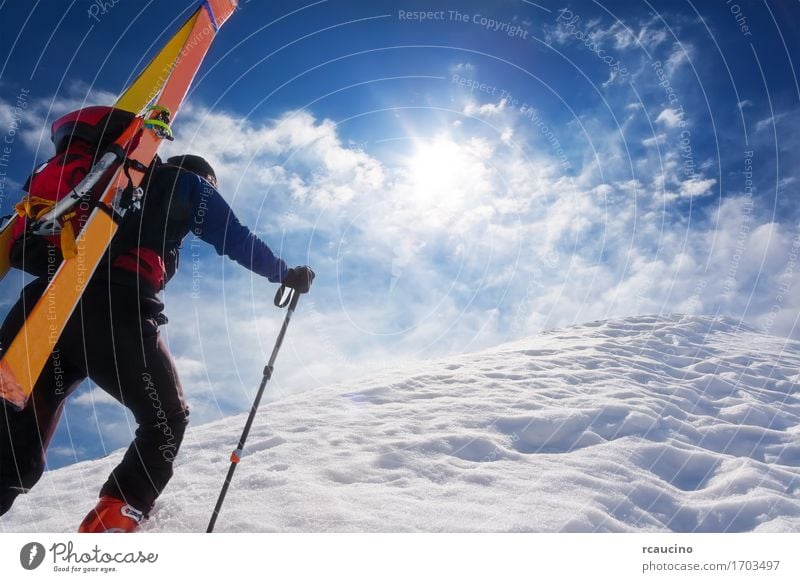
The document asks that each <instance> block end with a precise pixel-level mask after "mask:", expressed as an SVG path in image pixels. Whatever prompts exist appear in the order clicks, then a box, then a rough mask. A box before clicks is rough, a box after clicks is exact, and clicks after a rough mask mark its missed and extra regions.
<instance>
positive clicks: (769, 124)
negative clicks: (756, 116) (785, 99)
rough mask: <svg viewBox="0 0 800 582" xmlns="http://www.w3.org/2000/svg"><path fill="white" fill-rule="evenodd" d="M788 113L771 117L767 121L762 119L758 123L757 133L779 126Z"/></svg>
mask: <svg viewBox="0 0 800 582" xmlns="http://www.w3.org/2000/svg"><path fill="white" fill-rule="evenodd" d="M786 115H787V114H786V113H778V114H776V115H771V116H769V117H767V118H765V119H762V120H760V121H758V122H757V123H756V131H763V130H765V129H772V128H773V126H777V125H778V122H779V121H780V120H781V119H783V118H784V117H786Z"/></svg>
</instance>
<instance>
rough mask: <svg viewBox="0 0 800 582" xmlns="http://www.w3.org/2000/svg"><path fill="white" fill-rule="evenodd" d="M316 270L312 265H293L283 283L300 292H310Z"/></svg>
mask: <svg viewBox="0 0 800 582" xmlns="http://www.w3.org/2000/svg"><path fill="white" fill-rule="evenodd" d="M314 276H315V275H314V271H312V270H311V267H306V266H303V267H293V268H291V269H289V272H288V273H286V277H284V279H283V284H284V285H286V286H287V287H291V288H292V289H294V290H295V291H297V292H298V293H308V291H309V289H311V282H312V281H313V280H314Z"/></svg>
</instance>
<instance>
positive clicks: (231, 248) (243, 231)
mask: <svg viewBox="0 0 800 582" xmlns="http://www.w3.org/2000/svg"><path fill="white" fill-rule="evenodd" d="M182 179H183V180H191V181H193V184H187V186H189V187H188V188H187V190H188V191H190V192H191V193H192V194H191V202H192V207H193V208H194V213H193V214H194V216H193V217H192V232H194V234H195V235H197V237H198V238H200V240H202V241H204V242H207V243H208V244H210V245H211V246H213V247H214V249H215V250H216V251H217V254H219V255H227V256H228V257H230V258H231V259H233V260H234V261H236V262H237V263H239V264H240V265H242V266H244V267H247V268H248V269H250V270H251V271H253V272H254V273H256V274H258V275H261V276H262V277H266V278H267V279H269V280H270V281H272V282H273V283H280V282H281V281H283V280H284V279H285V278H286V272H287V271H288V270H289V269H288V267H287V266H286V263H285V262H284V261H283V260H281V259H280V258H279V257H277V256H275V253H273V252H272V249H270V248H269V246H267V244H266V243H265V242H264V241H262V240H261V239H260V238H258V237H257V236H256V235H255V234H253V233H252V232H251V231H250V229H249V228H247V227H246V226H245V225H243V224H242V223H241V222H239V219H238V218H236V215H235V214H234V213H233V210H232V209H231V207H230V206H228V203H227V202H225V199H224V198H223V197H222V196H221V195H220V193H219V192H217V190H216V188H214V187H213V186H212V185H211V184H209V183H208V182H206V181H205V180H203V179H202V178H199V177H197V176H195V175H193V174H189V173H188V172H184V173H183V177H182Z"/></svg>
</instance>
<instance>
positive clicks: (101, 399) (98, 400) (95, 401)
mask: <svg viewBox="0 0 800 582" xmlns="http://www.w3.org/2000/svg"><path fill="white" fill-rule="evenodd" d="M71 402H72V404H73V405H75V406H87V407H90V408H94V407H95V406H99V405H101V404H117V401H116V400H114V398H113V397H111V396H109V394H108V393H107V392H106V391H105V390H101V389H100V388H97V387H95V388H91V389H90V390H85V391H81V392H80V393H79V394H78V395H77V396H74V397H73V398H72V400H71Z"/></svg>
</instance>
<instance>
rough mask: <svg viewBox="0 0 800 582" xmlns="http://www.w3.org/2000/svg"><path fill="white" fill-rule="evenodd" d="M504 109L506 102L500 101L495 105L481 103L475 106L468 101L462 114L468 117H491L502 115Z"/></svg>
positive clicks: (472, 102)
mask: <svg viewBox="0 0 800 582" xmlns="http://www.w3.org/2000/svg"><path fill="white" fill-rule="evenodd" d="M505 108H506V100H505V99H501V100H500V101H498V102H497V103H483V104H480V105H479V104H477V103H475V102H474V101H470V102H469V103H467V104H466V105H465V106H464V109H463V113H464V115H467V116H469V117H478V116H484V117H491V116H494V115H498V114H500V113H502V112H503V111H504V110H505Z"/></svg>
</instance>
